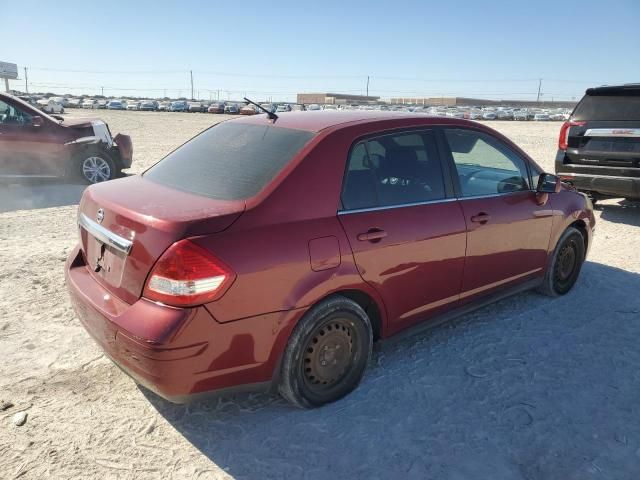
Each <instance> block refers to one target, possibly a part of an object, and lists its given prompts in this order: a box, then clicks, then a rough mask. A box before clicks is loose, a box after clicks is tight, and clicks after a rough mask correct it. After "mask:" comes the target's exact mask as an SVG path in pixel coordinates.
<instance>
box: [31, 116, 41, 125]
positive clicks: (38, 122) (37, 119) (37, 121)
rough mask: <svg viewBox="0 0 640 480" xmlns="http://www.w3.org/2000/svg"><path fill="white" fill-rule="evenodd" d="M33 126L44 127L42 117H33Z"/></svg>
mask: <svg viewBox="0 0 640 480" xmlns="http://www.w3.org/2000/svg"><path fill="white" fill-rule="evenodd" d="M31 125H33V126H34V127H41V126H42V117H40V116H38V115H36V116H35V117H31Z"/></svg>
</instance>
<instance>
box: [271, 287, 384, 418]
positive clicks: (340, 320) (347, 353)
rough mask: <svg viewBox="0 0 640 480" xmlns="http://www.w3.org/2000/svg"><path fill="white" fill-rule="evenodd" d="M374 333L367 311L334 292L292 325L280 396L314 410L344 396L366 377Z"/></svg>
mask: <svg viewBox="0 0 640 480" xmlns="http://www.w3.org/2000/svg"><path fill="white" fill-rule="evenodd" d="M372 344H373V333H372V329H371V323H370V321H369V318H368V316H367V314H366V313H365V312H364V310H363V309H362V308H361V307H360V306H359V305H358V304H357V303H356V302H354V301H352V300H350V299H348V298H345V297H342V296H335V297H331V298H329V299H326V300H324V301H323V302H321V303H319V304H318V305H316V306H314V307H313V308H311V309H310V310H309V312H307V314H306V315H305V316H304V317H303V318H302V319H301V320H300V322H299V323H298V325H296V328H295V329H294V331H293V333H292V335H291V338H290V339H289V343H288V344H287V348H286V350H285V353H284V358H283V361H282V370H281V373H280V384H279V391H280V394H281V395H282V396H283V397H284V398H285V399H287V400H288V401H290V402H291V403H293V404H294V405H297V406H299V407H303V408H311V407H318V406H320V405H324V404H326V403H330V402H333V401H336V400H338V399H339V398H342V397H344V396H345V395H347V394H348V393H349V392H351V391H352V390H353V389H354V388H356V387H357V385H358V383H360V380H361V379H362V376H363V374H364V371H365V369H366V366H367V363H368V361H369V357H370V355H371V348H372Z"/></svg>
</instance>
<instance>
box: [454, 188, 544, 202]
mask: <svg viewBox="0 0 640 480" xmlns="http://www.w3.org/2000/svg"><path fill="white" fill-rule="evenodd" d="M522 192H529V193H531V192H533V193H535V190H517V191H515V192H505V193H489V194H487V195H471V196H468V197H460V198H458V200H460V201H463V200H477V199H479V198H495V197H505V196H507V195H514V194H516V193H522Z"/></svg>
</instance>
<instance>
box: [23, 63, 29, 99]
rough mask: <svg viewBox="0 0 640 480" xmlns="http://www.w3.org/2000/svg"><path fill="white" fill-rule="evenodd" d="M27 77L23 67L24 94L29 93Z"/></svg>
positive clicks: (25, 68)
mask: <svg viewBox="0 0 640 480" xmlns="http://www.w3.org/2000/svg"><path fill="white" fill-rule="evenodd" d="M28 78H29V77H28V76H27V67H24V92H25V93H27V94H28V93H29V81H28Z"/></svg>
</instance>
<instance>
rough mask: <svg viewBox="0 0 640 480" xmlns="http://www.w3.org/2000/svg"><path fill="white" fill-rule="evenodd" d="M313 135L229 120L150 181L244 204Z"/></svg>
mask: <svg viewBox="0 0 640 480" xmlns="http://www.w3.org/2000/svg"><path fill="white" fill-rule="evenodd" d="M313 135H314V134H313V133H312V132H307V131H303V130H293V129H289V128H279V127H273V126H270V125H249V124H243V123H239V122H223V123H220V124H218V125H215V126H213V127H211V128H209V129H208V130H205V131H204V132H202V133H201V134H200V135H198V136H197V137H195V138H193V139H192V140H190V141H188V142H187V143H185V144H184V145H182V146H181V147H179V148H178V149H177V150H175V151H173V152H172V153H170V154H169V155H167V156H166V157H165V158H164V159H163V160H162V161H160V162H159V163H157V164H156V165H154V166H153V167H151V168H150V169H149V170H147V171H146V172H145V173H144V177H145V178H147V179H149V180H152V181H154V182H157V183H161V184H163V185H166V186H168V187H172V188H176V189H178V190H182V191H185V192H189V193H194V194H196V195H202V196H205V197H209V198H214V199H216V200H242V199H246V198H250V197H252V196H254V195H255V194H257V193H258V192H259V191H260V190H262V189H263V188H264V187H265V186H266V185H267V184H268V183H269V182H270V181H271V180H273V178H275V176H276V175H277V174H278V172H280V170H282V168H283V167H284V166H285V165H286V164H287V163H288V162H289V161H290V160H291V159H292V158H293V156H294V155H295V154H296V153H297V152H299V151H300V149H302V147H303V146H304V145H305V144H306V143H307V142H308V141H309V140H310V139H311V137H313Z"/></svg>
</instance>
